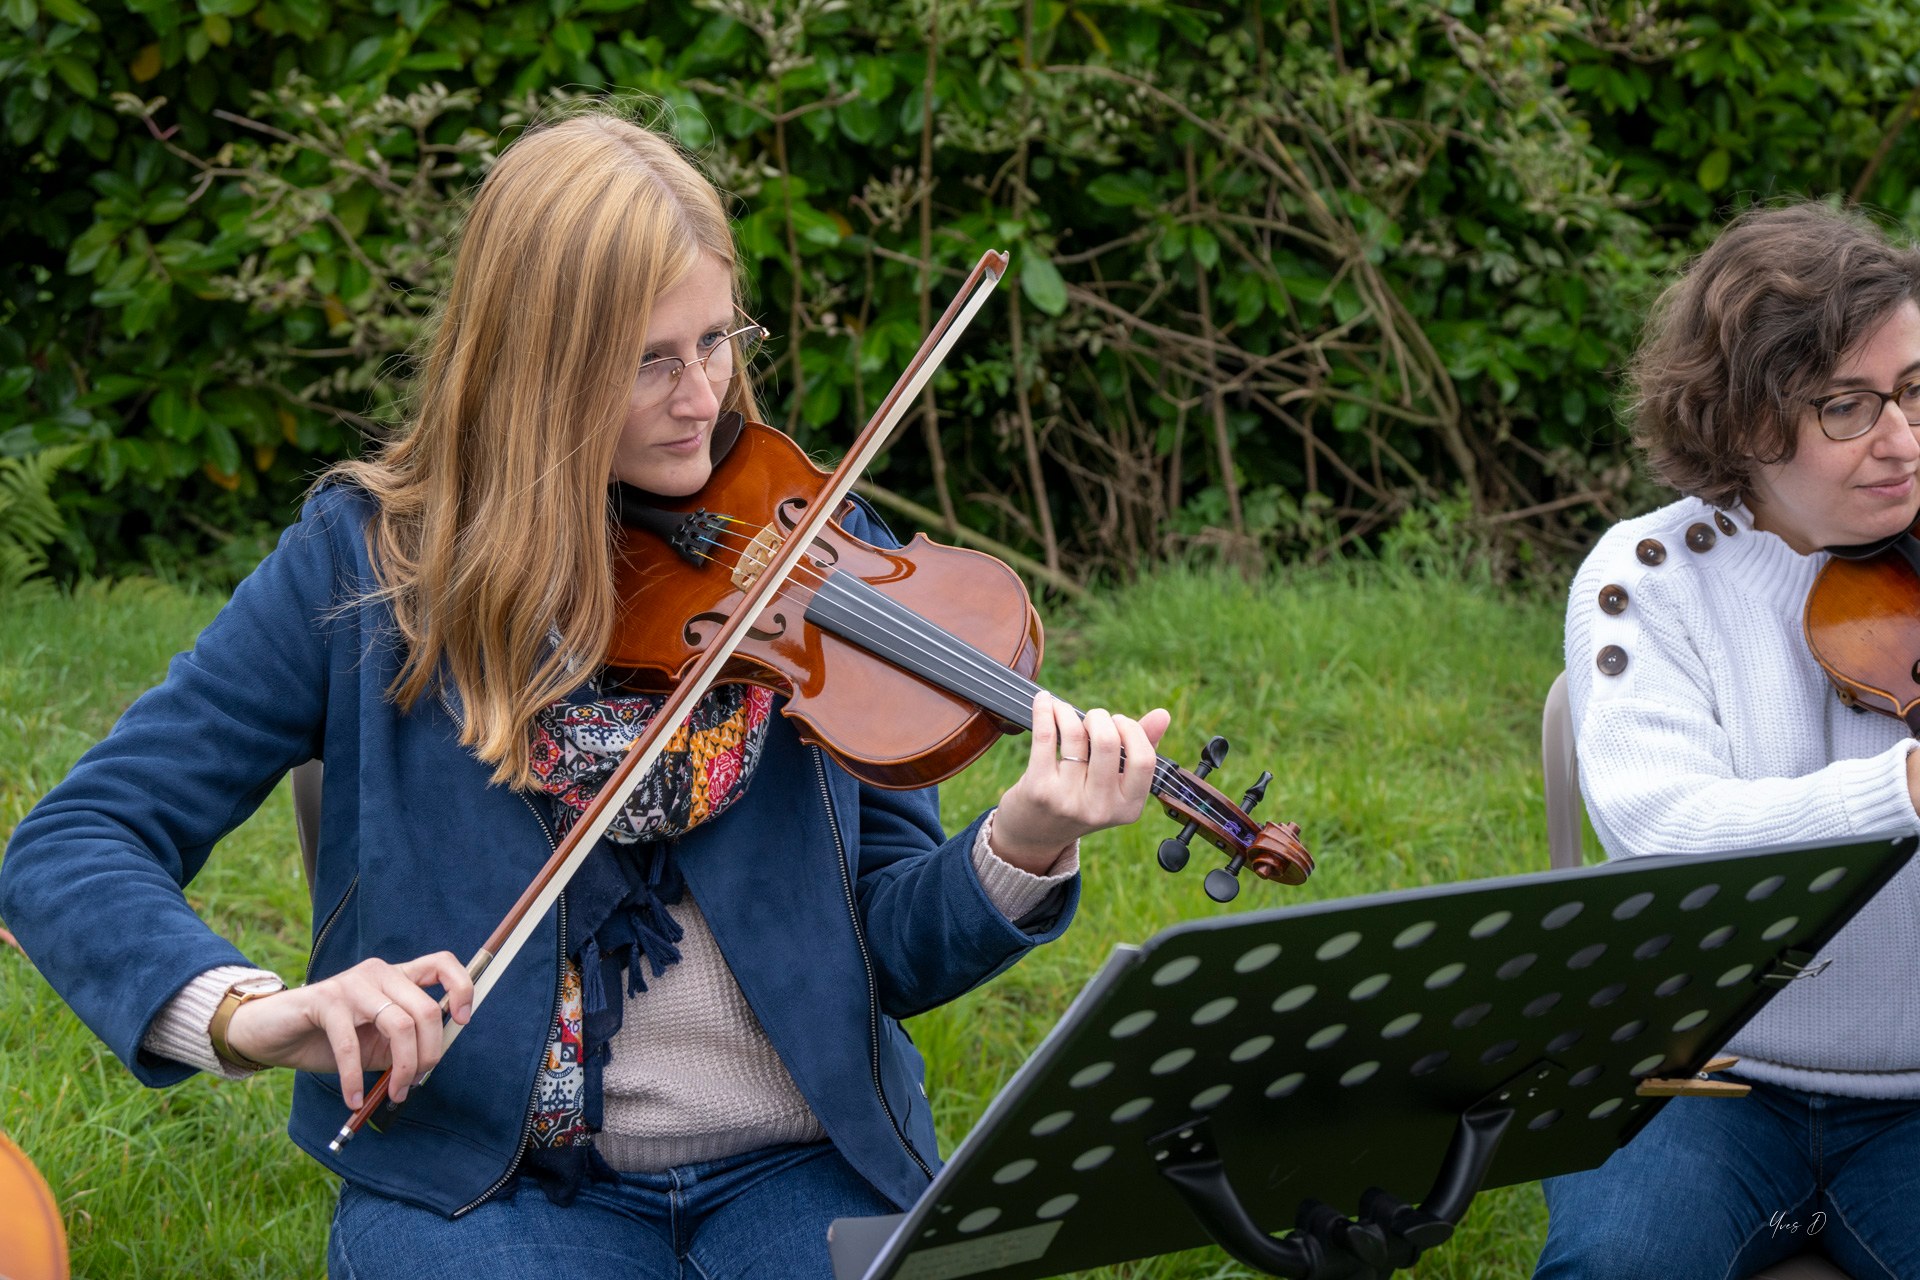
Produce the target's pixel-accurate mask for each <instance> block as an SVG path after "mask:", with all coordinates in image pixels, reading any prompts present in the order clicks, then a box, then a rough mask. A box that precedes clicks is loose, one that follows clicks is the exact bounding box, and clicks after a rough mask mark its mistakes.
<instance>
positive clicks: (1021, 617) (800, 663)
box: [606, 413, 1313, 902]
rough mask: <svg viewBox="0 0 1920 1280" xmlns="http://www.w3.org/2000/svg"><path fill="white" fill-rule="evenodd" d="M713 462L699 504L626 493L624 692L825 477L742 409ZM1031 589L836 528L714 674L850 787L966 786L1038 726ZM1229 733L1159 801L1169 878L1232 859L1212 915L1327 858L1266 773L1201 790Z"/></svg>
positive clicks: (672, 670)
mask: <svg viewBox="0 0 1920 1280" xmlns="http://www.w3.org/2000/svg"><path fill="white" fill-rule="evenodd" d="M714 452H715V455H716V461H715V465H714V469H713V473H712V476H711V478H710V479H709V480H708V482H707V484H706V486H705V487H704V488H702V489H701V490H700V491H699V492H698V493H696V494H693V495H691V496H689V497H684V498H668V497H662V496H660V495H657V494H651V493H647V492H645V491H644V490H641V489H637V488H634V487H633V486H631V485H626V484H620V485H618V486H616V489H615V506H616V510H617V515H618V526H619V528H618V530H617V532H616V535H615V557H614V560H615V568H614V596H615V599H616V600H617V601H618V604H617V606H616V608H617V614H616V620H615V624H614V637H613V640H612V642H611V645H610V647H609V649H608V653H607V658H606V662H607V665H608V666H609V667H612V668H617V669H619V675H618V677H617V680H618V683H620V684H621V685H623V686H624V687H627V688H631V689H635V690H640V691H649V692H663V691H665V690H667V689H670V688H672V687H673V685H674V684H675V683H676V681H677V680H678V678H679V676H680V673H681V672H682V671H683V670H685V669H686V668H687V667H689V666H690V665H691V664H692V663H694V662H695V661H697V660H698V659H699V657H700V655H701V653H702V651H703V650H704V649H705V647H706V644H707V642H708V640H709V639H710V638H711V636H712V634H713V632H714V631H715V630H716V629H717V627H718V626H719V624H720V623H721V622H723V621H725V620H726V619H727V618H728V617H729V616H731V614H732V612H733V610H734V608H735V607H736V606H737V605H738V604H739V601H740V597H741V595H742V593H743V592H744V591H746V590H747V589H748V588H749V587H751V586H752V584H753V582H754V579H755V577H756V576H757V575H758V574H759V572H760V571H761V570H762V569H763V568H764V567H765V565H766V563H767V561H768V559H769V557H770V555H771V553H772V552H773V551H774V549H776V548H777V547H779V546H780V545H782V544H783V543H784V542H785V541H786V540H787V539H788V537H789V535H790V534H791V533H792V531H793V530H794V528H795V527H796V526H797V525H798V524H799V523H800V521H801V519H802V518H803V517H804V515H805V514H806V512H807V504H808V501H809V498H808V495H811V494H815V493H819V492H820V491H821V489H822V486H823V482H824V480H825V479H826V477H827V473H826V472H824V471H822V470H821V469H820V468H818V467H816V466H814V464H813V463H812V462H811V461H810V460H809V459H808V458H807V456H806V454H805V453H803V452H802V451H801V450H800V447H799V446H798V445H796V444H795V443H794V442H793V441H792V440H790V439H788V438H787V437H786V436H784V435H782V434H781V433H780V432H778V431H776V430H774V429H773V428H772V427H768V426H765V425H763V424H761V423H757V422H746V421H744V420H742V418H741V416H740V415H739V414H737V413H734V414H728V415H726V416H725V417H724V418H723V419H722V421H721V422H720V423H719V424H718V425H717V426H716V428H715V432H714ZM1043 643H1044V641H1043V636H1042V632H1041V626H1040V617H1039V615H1038V614H1037V613H1036V612H1035V611H1034V608H1033V604H1032V601H1031V600H1030V599H1029V598H1028V595H1027V590H1026V586H1025V584H1024V583H1022V582H1021V580H1020V576H1019V575H1018V574H1016V573H1015V572H1014V571H1013V570H1012V569H1010V568H1008V567H1007V566H1006V565H1004V564H1002V563H1001V562H1000V561H998V560H995V559H994V558H993V557H991V556H987V555H983V554H981V553H980V552H977V551H970V550H967V549H965V548H961V547H950V546H946V545H943V544H941V543H937V542H932V541H929V540H928V539H927V537H926V535H924V534H920V535H916V536H915V537H914V538H913V540H912V541H911V542H909V543H908V544H907V545H906V546H904V547H901V548H899V549H898V550H883V549H881V548H879V547H875V546H873V545H871V544H869V543H866V542H862V541H861V540H860V539H858V538H855V537H854V536H853V535H851V534H849V533H847V532H846V530H845V529H844V528H842V527H841V526H840V525H839V523H838V522H837V521H835V522H831V523H829V524H828V525H827V526H826V529H825V532H823V533H822V534H820V535H818V536H816V537H815V538H814V539H813V542H812V545H811V546H810V547H809V549H808V552H807V555H806V558H805V560H804V561H803V562H802V564H801V567H800V568H799V570H798V571H797V572H795V574H794V575H793V576H792V578H791V579H790V580H789V581H788V582H787V583H786V584H785V585H784V587H783V588H782V590H781V591H780V592H779V593H778V594H776V595H775V597H774V598H773V600H772V602H771V603H770V604H768V605H767V606H766V607H765V608H764V609H763V610H762V611H761V612H760V614H759V615H758V617H756V618H755V619H753V621H752V624H751V626H750V628H749V630H748V632H747V639H746V640H745V642H743V643H742V644H741V645H740V646H739V648H737V649H736V650H735V651H734V654H733V656H732V657H731V658H730V659H729V660H728V662H727V663H726V665H724V666H723V667H722V668H721V672H720V676H719V679H720V680H721V681H732V682H740V683H748V684H757V685H761V686H763V687H765V688H768V689H770V690H772V691H773V692H775V693H777V694H779V695H781V696H782V697H784V698H785V699H786V703H785V706H784V707H783V711H784V714H785V715H786V716H787V717H788V718H789V719H791V720H792V721H793V724H794V727H795V729H796V730H797V731H798V733H799V734H800V736H801V738H802V739H804V740H806V741H809V742H812V743H815V744H817V745H818V746H819V747H820V748H821V749H822V750H824V751H826V752H827V753H828V754H830V755H832V756H833V757H834V759H835V760H836V761H838V762H839V763H840V764H841V766H842V767H844V768H845V769H846V770H847V771H848V772H849V773H851V774H853V775H854V776H855V777H857V778H860V779H862V780H863V781H866V782H869V783H871V784H873V785H874V786H878V787H888V788H895V789H902V788H909V787H926V786H931V785H933V784H935V783H937V782H943V781H945V780H946V779H948V778H951V777H953V776H954V775H955V774H957V773H959V772H960V771H961V770H963V769H965V768H966V767H967V766H968V765H970V764H972V763H973V762H974V761H975V760H977V759H979V757H980V756H981V755H982V754H984V753H985V752H986V750H987V748H988V747H990V746H992V745H993V743H994V742H995V741H997V740H998V739H999V738H1000V736H1001V735H1002V734H1006V733H1019V732H1028V731H1031V729H1032V728H1033V725H1032V713H1033V707H1032V704H1033V697H1034V694H1035V693H1037V692H1039V689H1040V686H1039V685H1037V684H1035V683H1034V681H1033V677H1034V675H1035V674H1036V673H1037V672H1038V670H1039V667H1040V656H1041V651H1042V648H1043ZM1226 748H1227V744H1226V741H1225V739H1220V738H1216V739H1214V740H1213V741H1212V742H1211V743H1209V744H1208V747H1207V749H1206V750H1205V751H1204V752H1203V754H1202V760H1201V763H1200V765H1199V767H1198V769H1196V770H1193V771H1189V770H1187V769H1184V768H1182V767H1180V766H1179V765H1177V764H1174V763H1172V762H1171V761H1168V760H1165V759H1162V758H1160V757H1158V756H1156V757H1155V758H1154V761H1153V765H1152V768H1153V784H1152V790H1153V794H1154V796H1155V798H1156V799H1157V800H1158V801H1159V802H1160V804H1161V805H1162V806H1163V807H1164V808H1165V809H1166V812H1167V814H1168V816H1169V817H1171V818H1173V819H1174V820H1175V821H1176V822H1179V823H1181V824H1182V831H1181V834H1180V835H1178V836H1175V837H1172V838H1170V839H1168V840H1165V841H1163V842H1162V843H1161V849H1160V854H1159V861H1160V864H1161V866H1162V867H1164V868H1165V869H1166V870H1168V871H1177V870H1179V869H1180V868H1181V867H1182V866H1184V865H1185V864H1186V861H1187V855H1188V843H1189V841H1191V839H1192V838H1193V836H1194V835H1195V834H1199V835H1201V836H1202V837H1203V838H1204V839H1205V840H1207V841H1208V842H1209V843H1211V844H1213V845H1214V846H1215V847H1217V848H1219V849H1220V850H1221V851H1223V852H1224V853H1226V854H1227V861H1226V863H1225V864H1224V865H1223V866H1221V867H1219V868H1216V869H1215V870H1213V871H1212V872H1210V873H1209V874H1208V876H1207V878H1206V890H1207V893H1208V895H1209V896H1210V897H1212V898H1213V899H1214V900H1215V901H1218V902H1226V901H1228V900H1230V899H1231V898H1233V897H1234V896H1235V895H1236V894H1237V893H1238V892H1239V888H1240V885H1239V880H1238V878H1237V877H1238V876H1239V874H1240V872H1241V870H1242V869H1251V870H1252V871H1253V873H1254V874H1255V875H1256V876H1259V877H1261V878H1263V879H1266V880H1273V881H1277V882H1279V883H1281V884H1290V885H1296V884H1301V883H1303V882H1304V881H1305V880H1306V878H1307V876H1308V875H1309V874H1311V873H1312V871H1313V858H1312V855H1310V854H1309V853H1308V852H1307V850H1306V847H1305V846H1304V845H1302V844H1301V842H1300V828H1299V827H1298V825H1296V824H1294V823H1290V822H1289V823H1274V822H1268V823H1260V822H1256V821H1255V820H1254V819H1253V818H1252V817H1250V816H1249V815H1248V812H1247V811H1248V810H1249V809H1251V808H1253V806H1254V805H1256V804H1258V803H1259V801H1260V800H1261V799H1262V798H1263V797H1264V795H1265V793H1266V789H1267V784H1268V783H1269V782H1271V781H1272V778H1273V775H1272V774H1271V773H1264V774H1262V775H1261V777H1260V779H1259V780H1258V781H1257V782H1256V783H1255V784H1254V785H1253V787H1251V788H1250V789H1249V790H1248V791H1247V793H1246V795H1245V796H1243V797H1242V798H1241V800H1240V802H1239V803H1238V804H1236V803H1234V802H1233V801H1232V800H1230V799H1228V797H1227V796H1226V795H1225V794H1224V793H1222V792H1221V791H1219V790H1218V789H1217V788H1215V787H1214V786H1212V785H1211V784H1209V783H1207V782H1206V781H1204V778H1205V776H1206V774H1207V773H1208V772H1210V771H1211V770H1212V769H1213V768H1214V767H1216V766H1218V765H1219V763H1220V762H1221V760H1222V759H1223V758H1224V756H1225V754H1226Z"/></svg>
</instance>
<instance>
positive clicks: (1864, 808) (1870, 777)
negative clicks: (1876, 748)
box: [1841, 738, 1920, 835]
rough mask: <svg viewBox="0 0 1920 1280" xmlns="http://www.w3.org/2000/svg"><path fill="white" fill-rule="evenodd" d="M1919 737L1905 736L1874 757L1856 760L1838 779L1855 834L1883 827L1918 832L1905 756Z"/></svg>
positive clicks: (1919, 821) (1919, 825) (1918, 820)
mask: <svg viewBox="0 0 1920 1280" xmlns="http://www.w3.org/2000/svg"><path fill="white" fill-rule="evenodd" d="M1916 749H1920V741H1915V740H1914V739H1912V738H1906V739H1903V740H1902V741H1900V742H1899V743H1896V744H1895V745H1894V746H1893V747H1892V748H1890V749H1889V750H1888V751H1887V752H1886V753H1885V754H1884V755H1882V756H1880V757H1879V758H1878V759H1877V760H1876V759H1865V760H1861V761H1859V769H1858V770H1857V771H1849V773H1848V775H1847V776H1846V777H1845V778H1844V780H1843V781H1842V783H1841V787H1842V790H1843V794H1844V795H1845V796H1846V806H1847V814H1848V817H1849V818H1850V819H1851V820H1852V823H1853V829H1854V831H1855V833H1857V834H1859V835H1877V834H1879V833H1881V832H1886V831H1899V832H1904V833H1913V832H1920V813H1916V812H1915V811H1914V807H1913V795H1912V793H1911V792H1910V791H1909V790H1908V789H1907V757H1908V756H1909V755H1910V754H1912V753H1913V751H1914V750H1916Z"/></svg>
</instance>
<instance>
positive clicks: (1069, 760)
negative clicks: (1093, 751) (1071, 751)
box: [1060, 756, 1087, 764]
mask: <svg viewBox="0 0 1920 1280" xmlns="http://www.w3.org/2000/svg"><path fill="white" fill-rule="evenodd" d="M1060 763H1061V764H1085V763H1087V758H1086V757H1085V756H1061V757H1060Z"/></svg>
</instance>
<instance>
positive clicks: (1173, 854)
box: [1160, 822, 1200, 871]
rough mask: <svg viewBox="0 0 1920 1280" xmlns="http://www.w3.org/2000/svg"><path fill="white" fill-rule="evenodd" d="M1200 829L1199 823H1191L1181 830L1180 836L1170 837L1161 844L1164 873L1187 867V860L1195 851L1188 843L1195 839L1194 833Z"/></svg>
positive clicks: (1161, 860)
mask: <svg viewBox="0 0 1920 1280" xmlns="http://www.w3.org/2000/svg"><path fill="white" fill-rule="evenodd" d="M1199 829H1200V824H1199V823H1197V822H1189V823H1187V824H1186V825H1185V826H1183V827H1181V828H1180V834H1179V835H1177V836H1169V837H1167V838H1166V839H1165V840H1162V841H1161V842H1160V869H1161V870H1162V871H1178V870H1180V868H1182V867H1184V866H1186V865H1187V859H1188V858H1190V857H1192V856H1193V851H1192V849H1190V848H1189V847H1188V843H1187V842H1188V841H1190V840H1192V839H1193V833H1194V832H1196V831H1198V830H1199Z"/></svg>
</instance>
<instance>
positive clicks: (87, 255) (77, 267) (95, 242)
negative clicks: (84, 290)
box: [67, 222, 121, 276]
mask: <svg viewBox="0 0 1920 1280" xmlns="http://www.w3.org/2000/svg"><path fill="white" fill-rule="evenodd" d="M120 232H121V227H120V226H119V225H117V224H116V223H112V222H96V223H94V224H93V225H92V226H90V227H88V228H87V229H86V230H85V231H82V232H81V233H80V234H79V235H78V236H76V237H74V241H73V243H72V244H71V245H69V246H68V247H67V271H68V272H69V273H70V274H72V275H76V276H78V275H85V274H86V273H87V272H89V271H92V270H93V269H94V268H95V267H97V266H99V265H100V259H101V258H103V257H105V256H106V252H107V250H108V249H111V248H112V247H113V246H114V243H115V242H116V241H117V240H119V239H120Z"/></svg>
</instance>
